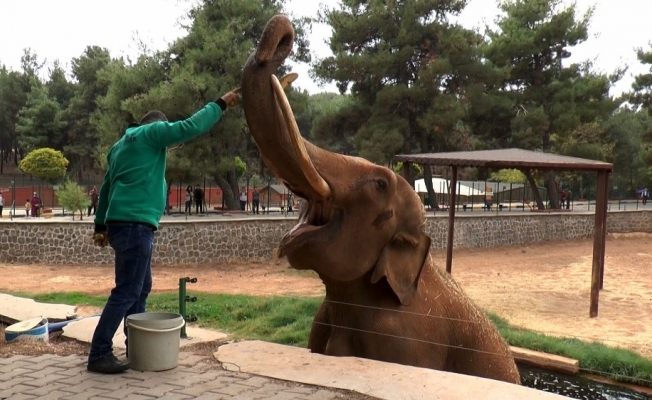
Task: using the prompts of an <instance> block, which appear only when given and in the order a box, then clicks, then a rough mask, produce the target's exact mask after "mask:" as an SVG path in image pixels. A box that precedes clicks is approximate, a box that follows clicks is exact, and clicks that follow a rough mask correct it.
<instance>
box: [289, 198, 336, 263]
mask: <svg viewBox="0 0 652 400" xmlns="http://www.w3.org/2000/svg"><path fill="white" fill-rule="evenodd" d="M341 221H342V213H341V212H339V211H337V210H334V209H333V207H332V206H331V205H330V204H325V203H318V204H308V205H306V206H305V208H304V209H302V210H301V215H300V216H299V223H298V224H297V225H295V226H294V228H292V229H291V230H290V231H289V232H288V233H286V234H285V235H284V236H283V238H282V239H281V244H280V246H279V254H278V255H279V257H284V256H287V255H288V254H290V253H292V252H293V251H294V250H296V249H299V248H301V247H302V246H305V245H307V244H308V243H309V242H312V241H316V240H326V241H327V240H328V239H329V237H330V235H331V234H334V233H335V232H337V229H338V226H339V224H340V223H341Z"/></svg>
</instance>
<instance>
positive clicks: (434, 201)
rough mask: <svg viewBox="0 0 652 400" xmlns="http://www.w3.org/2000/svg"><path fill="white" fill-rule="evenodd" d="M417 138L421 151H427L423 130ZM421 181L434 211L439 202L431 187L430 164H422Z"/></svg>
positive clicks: (437, 207) (437, 208)
mask: <svg viewBox="0 0 652 400" xmlns="http://www.w3.org/2000/svg"><path fill="white" fill-rule="evenodd" d="M408 132H410V129H409V124H408ZM419 139H420V142H421V143H419V144H420V145H421V151H422V152H424V153H425V152H427V151H428V138H427V137H426V133H425V131H423V132H421V134H420V135H419ZM403 168H405V165H403ZM410 172H412V171H410ZM423 183H425V184H426V190H427V191H428V199H429V200H430V207H431V208H432V209H433V210H434V211H437V210H439V204H438V203H437V198H436V197H435V190H434V189H433V187H432V167H431V166H430V165H423Z"/></svg>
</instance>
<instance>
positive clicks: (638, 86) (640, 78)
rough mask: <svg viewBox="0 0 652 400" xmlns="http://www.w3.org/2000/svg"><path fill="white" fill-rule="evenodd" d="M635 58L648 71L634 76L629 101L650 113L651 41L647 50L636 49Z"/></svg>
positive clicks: (651, 93) (651, 105)
mask: <svg viewBox="0 0 652 400" xmlns="http://www.w3.org/2000/svg"><path fill="white" fill-rule="evenodd" d="M636 58H637V59H638V61H639V62H640V63H641V64H643V65H645V66H647V67H649V71H648V72H647V73H642V74H639V75H637V76H636V77H635V78H634V83H632V89H634V91H633V93H632V94H631V97H630V101H631V102H632V103H634V104H636V105H637V106H640V107H642V108H643V109H645V110H647V112H648V113H649V114H650V115H652V42H651V43H650V48H649V49H648V50H647V51H645V50H643V49H642V48H641V49H637V50H636Z"/></svg>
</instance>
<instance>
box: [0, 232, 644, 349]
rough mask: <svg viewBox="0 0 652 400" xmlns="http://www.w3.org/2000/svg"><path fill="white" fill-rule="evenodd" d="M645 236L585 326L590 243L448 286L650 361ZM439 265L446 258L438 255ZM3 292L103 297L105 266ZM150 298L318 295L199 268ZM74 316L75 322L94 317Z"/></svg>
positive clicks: (611, 274)
mask: <svg viewBox="0 0 652 400" xmlns="http://www.w3.org/2000/svg"><path fill="white" fill-rule="evenodd" d="M651 243H652V236H651V235H620V236H610V237H609V238H607V249H606V257H607V259H606V270H605V281H604V290H603V291H602V292H601V293H600V316H599V317H598V318H594V319H590V318H589V317H588V314H589V292H590V279H591V254H592V250H591V248H592V242H591V241H589V240H585V241H577V242H559V243H545V244H536V245H531V246H515V247H503V248H491V249H472V250H457V251H455V252H454V261H453V277H454V278H455V279H456V280H457V281H458V282H459V283H460V284H461V286H462V287H463V288H464V290H465V291H466V293H467V294H468V295H469V296H470V297H471V298H473V299H474V300H475V301H476V302H477V303H478V304H479V305H480V306H481V307H482V308H484V309H486V310H489V311H493V312H495V313H497V314H498V315H500V316H502V317H504V318H506V319H507V320H509V321H510V322H511V323H512V324H515V325H517V326H522V327H526V328H530V329H534V330H537V331H541V332H546V333H548V334H551V335H557V336H571V337H578V338H581V339H585V340H591V339H596V340H600V341H602V342H605V343H606V344H609V345H614V346H621V347H626V348H630V349H633V350H636V351H638V352H640V353H641V354H644V355H646V356H647V357H650V358H652V345H650V344H652V326H650V324H649V321H652V249H651V248H650V244H651ZM435 259H436V260H437V263H438V265H440V266H441V265H444V254H443V253H436V254H435ZM0 274H2V276H3V279H2V280H0V291H13V292H17V291H22V292H28V293H43V292H55V291H80V292H85V293H90V294H108V292H109V290H110V289H111V287H112V285H113V271H112V269H111V268H110V267H97V266H66V265H53V266H25V265H0ZM153 275H154V290H155V291H176V290H177V289H178V281H179V278H180V277H184V276H189V277H197V278H198V282H197V283H195V284H191V285H188V288H189V290H194V291H202V292H212V293H230V294H252V295H261V296H262V295H296V296H320V295H323V293H324V291H323V285H322V283H321V281H320V280H319V279H318V278H317V277H316V275H315V274H313V273H311V272H298V271H294V270H291V269H289V268H288V265H287V263H286V262H285V261H274V262H269V263H237V264H216V265H202V266H196V265H192V266H154V268H153ZM95 311H96V310H94V309H84V310H79V314H80V315H84V314H85V313H92V312H95Z"/></svg>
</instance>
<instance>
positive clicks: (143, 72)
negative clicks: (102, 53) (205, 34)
mask: <svg viewBox="0 0 652 400" xmlns="http://www.w3.org/2000/svg"><path fill="white" fill-rule="evenodd" d="M168 64H169V57H168V56H167V55H166V54H165V53H164V52H145V53H143V54H141V55H139V56H138V58H137V59H136V61H135V62H132V61H131V60H129V59H127V60H125V59H123V58H119V59H114V60H112V61H111V62H110V63H109V64H108V65H107V66H106V67H104V68H103V69H101V70H100V71H98V84H99V85H100V86H106V88H107V90H106V94H104V95H102V96H99V97H98V98H97V99H96V103H97V106H98V109H97V110H96V112H95V114H94V117H93V118H92V119H91V125H92V126H93V129H94V130H95V131H96V132H97V134H98V140H97V142H96V144H95V147H94V150H93V161H94V166H95V167H96V168H97V169H100V170H105V169H106V165H105V164H106V155H107V153H108V151H109V148H110V147H111V146H112V145H113V143H115V142H116V141H117V140H118V139H119V138H120V136H121V135H122V133H123V132H124V131H125V129H126V128H127V126H128V125H129V124H130V123H132V122H137V121H138V118H139V116H137V115H133V114H132V111H131V109H130V106H129V105H130V104H131V103H132V102H133V101H134V100H135V99H137V98H140V97H142V96H144V95H145V94H147V92H148V91H149V90H150V89H151V88H153V87H155V86H157V85H159V84H160V83H161V82H163V81H164V80H166V79H167V71H166V66H167V65H168Z"/></svg>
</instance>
